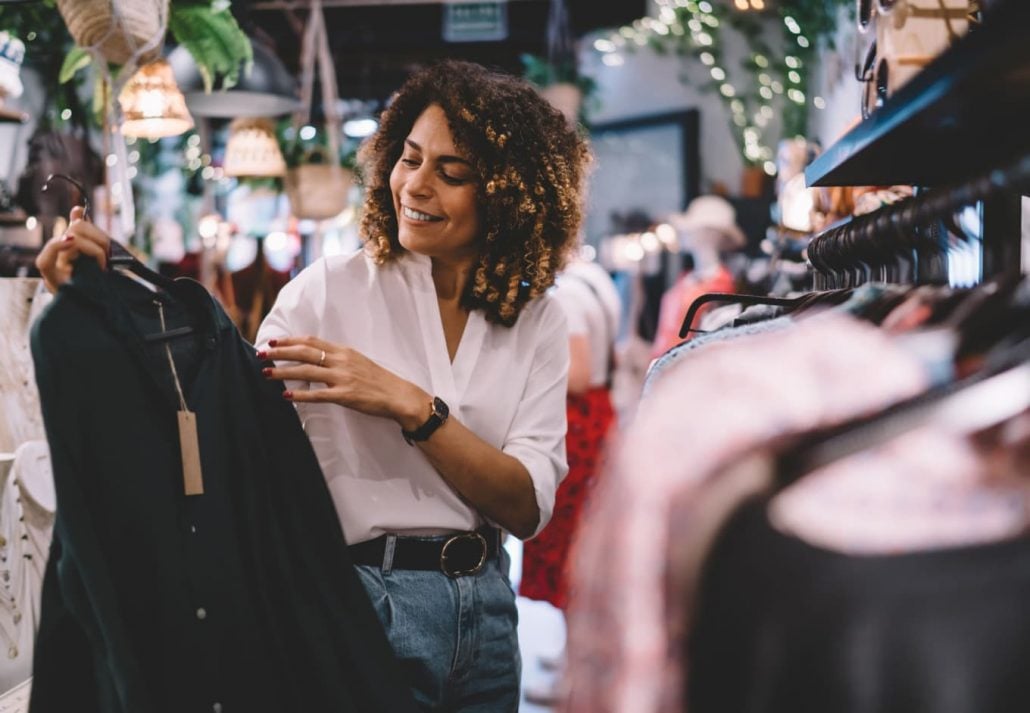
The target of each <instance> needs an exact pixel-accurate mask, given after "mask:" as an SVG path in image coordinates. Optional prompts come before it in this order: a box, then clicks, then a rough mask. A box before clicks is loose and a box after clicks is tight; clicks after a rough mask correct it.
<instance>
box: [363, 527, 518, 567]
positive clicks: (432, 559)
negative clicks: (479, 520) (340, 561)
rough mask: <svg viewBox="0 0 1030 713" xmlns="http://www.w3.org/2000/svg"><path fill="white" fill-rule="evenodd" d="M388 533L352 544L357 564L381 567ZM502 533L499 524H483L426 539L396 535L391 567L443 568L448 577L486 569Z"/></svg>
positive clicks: (498, 544) (498, 545)
mask: <svg viewBox="0 0 1030 713" xmlns="http://www.w3.org/2000/svg"><path fill="white" fill-rule="evenodd" d="M387 539H388V536H387V535H381V536H379V537H377V538H376V539H374V540H368V541H367V542H359V543H358V544H356V545H351V546H350V547H348V548H347V549H349V550H350V556H351V560H353V562H354V564H363V565H371V566H373V567H382V566H383V564H384V561H385V559H386V543H387ZM500 542H501V533H500V531H499V530H498V529H497V528H496V527H489V526H483V527H481V528H479V529H478V530H475V531H473V532H459V533H456V534H454V535H452V536H449V537H442V538H433V539H426V538H421V537H397V538H396V540H395V541H394V549H393V560H392V564H391V565H390V567H391V568H392V569H422V570H436V571H439V572H443V573H444V574H446V575H447V576H448V577H464V576H466V575H469V574H475V573H476V572H478V571H479V570H481V569H483V567H484V566H485V565H486V563H487V562H488V561H489V560H491V559H493V558H494V557H496V556H497V552H498V548H499V547H500Z"/></svg>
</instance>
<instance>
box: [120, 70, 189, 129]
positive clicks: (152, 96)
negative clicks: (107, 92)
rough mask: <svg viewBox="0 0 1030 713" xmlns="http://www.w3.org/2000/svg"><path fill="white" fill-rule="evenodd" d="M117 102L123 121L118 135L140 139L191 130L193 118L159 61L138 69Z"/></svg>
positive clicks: (168, 73) (176, 86)
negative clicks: (120, 132) (119, 105)
mask: <svg viewBox="0 0 1030 713" xmlns="http://www.w3.org/2000/svg"><path fill="white" fill-rule="evenodd" d="M118 101H119V102H120V103H121V105H122V113H123V114H124V115H125V121H124V122H123V123H122V133H123V134H125V135H126V136H136V137H139V138H142V139H160V138H164V137H166V136H178V135H179V134H181V133H183V132H185V131H188V130H189V129H191V128H193V117H191V116H190V113H189V111H187V109H186V99H185V97H183V95H182V92H180V91H179V87H178V85H177V84H176V83H175V77H174V76H173V75H172V68H171V67H170V66H169V64H168V62H166V61H165V60H163V59H159V60H157V61H156V62H151V63H150V64H148V65H145V66H143V67H141V68H140V69H139V71H137V72H136V73H135V74H134V75H132V78H131V79H130V80H129V82H128V84H126V85H125V89H123V90H122V93H121V95H120V96H119V97H118Z"/></svg>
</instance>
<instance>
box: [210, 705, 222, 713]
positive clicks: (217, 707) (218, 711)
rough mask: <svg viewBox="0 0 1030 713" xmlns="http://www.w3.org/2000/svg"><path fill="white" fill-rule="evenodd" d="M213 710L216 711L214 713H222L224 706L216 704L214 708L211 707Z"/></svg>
mask: <svg viewBox="0 0 1030 713" xmlns="http://www.w3.org/2000/svg"><path fill="white" fill-rule="evenodd" d="M211 710H212V711H214V713H222V704H221V703H215V704H214V705H213V706H211Z"/></svg>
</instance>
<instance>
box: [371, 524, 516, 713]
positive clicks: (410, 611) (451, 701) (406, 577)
mask: <svg viewBox="0 0 1030 713" xmlns="http://www.w3.org/2000/svg"><path fill="white" fill-rule="evenodd" d="M430 539H432V538H430ZM391 551H392V548H391V547H390V546H387V555H386V558H385V560H384V562H383V566H382V567H374V566H368V565H358V566H357V567H355V569H356V570H357V572H358V576H359V577H360V578H361V582H362V584H364V585H365V589H366V591H367V592H368V595H369V598H370V599H371V600H372V605H373V606H374V607H375V610H376V614H378V615H379V620H380V621H381V622H382V623H383V628H384V629H385V630H386V637H387V638H388V639H389V641H390V645H391V646H392V647H393V650H394V653H395V654H396V655H397V659H398V660H399V661H400V664H401V667H402V669H403V670H404V671H405V673H406V674H407V677H408V682H409V683H410V685H411V687H412V690H413V691H414V694H415V701H416V702H417V703H418V705H419V706H420V707H421V708H422V709H423V710H425V711H432V712H436V711H454V712H455V713H459V712H460V713H505V712H507V711H517V710H518V707H519V680H520V676H521V671H522V659H521V657H520V656H519V640H518V633H517V626H518V612H517V610H516V608H515V593H514V592H513V591H512V588H511V583H510V582H509V581H508V574H507V572H508V563H509V561H508V554H507V552H505V551H504V548H501V551H500V555H499V557H500V561H498V558H494V559H492V560H490V561H489V562H487V564H486V565H485V566H484V567H483V569H481V570H480V571H479V572H477V573H476V574H473V575H469V576H466V577H458V578H456V579H452V578H450V577H448V576H447V575H445V574H443V573H442V572H435V571H428V570H410V569H405V570H401V569H393V568H392V566H391V565H392V563H391V562H390V552H391Z"/></svg>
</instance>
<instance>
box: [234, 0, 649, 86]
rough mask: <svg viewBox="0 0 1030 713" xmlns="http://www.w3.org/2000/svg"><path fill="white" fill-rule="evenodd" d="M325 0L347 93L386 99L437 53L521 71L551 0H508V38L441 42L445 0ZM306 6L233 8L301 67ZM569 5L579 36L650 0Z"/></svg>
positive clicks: (538, 48) (572, 0) (618, 20)
mask: <svg viewBox="0 0 1030 713" xmlns="http://www.w3.org/2000/svg"><path fill="white" fill-rule="evenodd" d="M323 1H324V3H325V5H327V7H325V9H324V13H325V18H326V27H327V28H328V30H329V42H330V47H331V50H332V55H333V58H334V60H335V65H336V76H337V82H338V84H339V95H340V96H341V97H342V98H359V99H365V100H369V99H374V100H379V101H382V100H384V99H386V98H387V97H388V96H389V95H390V94H391V93H392V92H393V91H394V90H395V89H397V87H398V86H399V85H400V84H401V82H403V81H404V79H405V78H406V77H407V76H408V75H409V74H410V73H411V71H412V70H413V69H415V68H416V67H418V66H419V65H421V64H424V63H426V62H428V61H431V60H434V59H437V58H444V57H450V58H456V59H467V60H471V61H475V62H479V63H481V64H485V65H488V66H493V67H497V68H501V69H505V70H507V71H510V72H515V73H521V71H522V64H521V61H520V59H519V57H520V55H521V54H523V53H527V52H528V53H533V54H540V55H542V54H545V53H546V28H547V17H548V11H549V5H550V3H549V1H548V0H511V1H510V2H508V3H507V6H508V10H507V12H508V38H507V39H505V40H501V41H497V42H462V43H448V42H445V41H444V39H443V36H442V34H443V33H442V29H443V15H444V8H443V3H441V2H431V3H424V4H414V3H411V2H409V1H407V0H404V1H401V0H385V1H384V2H380V3H373V2H371V1H370V0H369V1H368V2H364V3H361V0H336V2H338V3H339V4H340V5H346V6H344V7H339V6H331V5H332V4H333V2H334V0H323ZM359 3H360V5H359ZM290 6H292V7H293V8H295V9H289V8H290ZM305 6H306V3H305V2H296V1H294V2H282V1H279V0H271V1H269V0H264V1H262V0H251V1H250V2H236V3H234V4H233V10H234V12H235V13H236V15H237V16H238V18H239V20H240V22H241V24H242V25H243V27H244V29H246V30H248V31H249V32H250V33H251V34H252V35H253V36H254V37H255V38H256V39H257V40H259V41H262V40H263V41H266V42H267V43H269V44H270V46H271V47H272V48H273V49H274V50H275V52H276V54H278V56H279V57H280V58H281V59H282V60H283V62H284V63H285V64H286V66H287V67H288V68H289V69H290V70H291V71H292V72H295V73H296V71H297V67H298V63H299V54H300V35H301V32H302V31H303V26H304V22H305V20H306V18H307V15H308V11H307V10H306V9H304V8H305ZM566 7H567V9H568V14H569V24H570V28H571V31H572V33H573V34H574V35H575V36H577V37H579V36H581V35H583V34H584V33H586V32H589V31H591V30H595V29H598V28H607V27H617V26H619V25H623V24H628V23H630V22H632V21H633V20H635V19H637V18H639V17H642V16H643V15H644V14H645V10H646V0H566ZM284 8H286V9H284ZM316 86H317V83H316Z"/></svg>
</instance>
